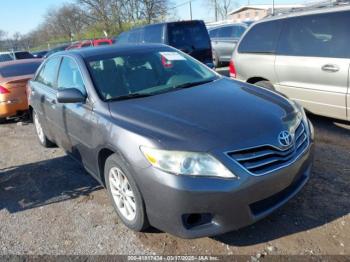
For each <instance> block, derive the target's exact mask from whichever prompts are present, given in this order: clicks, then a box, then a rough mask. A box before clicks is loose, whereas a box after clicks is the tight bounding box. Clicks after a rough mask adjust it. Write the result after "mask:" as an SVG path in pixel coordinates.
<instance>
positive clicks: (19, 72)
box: [0, 62, 41, 77]
mask: <svg viewBox="0 0 350 262" xmlns="http://www.w3.org/2000/svg"><path fill="white" fill-rule="evenodd" d="M40 64H41V62H33V63H25V64H15V65H8V66H3V67H0V75H1V76H2V77H14V76H24V75H33V74H34V73H35V71H36V70H37V69H38V67H39V66H40Z"/></svg>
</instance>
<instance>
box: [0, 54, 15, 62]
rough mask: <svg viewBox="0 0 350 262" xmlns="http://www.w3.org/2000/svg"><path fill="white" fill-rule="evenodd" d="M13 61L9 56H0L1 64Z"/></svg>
mask: <svg viewBox="0 0 350 262" xmlns="http://www.w3.org/2000/svg"><path fill="white" fill-rule="evenodd" d="M11 60H13V58H12V56H10V55H9V54H0V62H6V61H11Z"/></svg>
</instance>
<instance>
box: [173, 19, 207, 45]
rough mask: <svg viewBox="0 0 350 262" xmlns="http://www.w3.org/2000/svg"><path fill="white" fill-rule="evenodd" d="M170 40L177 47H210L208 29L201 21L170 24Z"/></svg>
mask: <svg viewBox="0 0 350 262" xmlns="http://www.w3.org/2000/svg"><path fill="white" fill-rule="evenodd" d="M168 40H169V45H171V46H174V47H176V48H189V47H191V48H195V49H208V48H210V39H209V35H208V31H207V29H206V27H205V25H204V24H203V23H201V22H187V23H170V24H168Z"/></svg>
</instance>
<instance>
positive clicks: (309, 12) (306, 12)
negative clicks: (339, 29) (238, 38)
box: [255, 5, 350, 24]
mask: <svg viewBox="0 0 350 262" xmlns="http://www.w3.org/2000/svg"><path fill="white" fill-rule="evenodd" d="M348 10H350V6H349V5H344V6H332V7H322V8H310V9H307V8H305V9H300V10H298V9H297V10H295V11H291V12H288V13H285V14H281V15H276V16H270V17H267V18H264V19H262V20H260V21H257V22H256V23H255V24H259V23H263V22H267V21H273V20H279V19H285V18H290V17H297V16H304V15H313V14H323V13H333V12H341V11H348Z"/></svg>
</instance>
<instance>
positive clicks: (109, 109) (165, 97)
mask: <svg viewBox="0 0 350 262" xmlns="http://www.w3.org/2000/svg"><path fill="white" fill-rule="evenodd" d="M28 92H29V102H30V109H31V111H32V116H33V120H34V124H35V127H36V131H37V135H38V140H39V142H40V143H41V144H42V145H44V146H53V145H58V146H60V147H62V148H63V149H64V150H65V151H66V152H67V153H68V154H69V155H70V156H72V157H73V158H74V159H76V160H78V161H79V162H80V163H82V165H83V166H84V167H85V169H86V170H87V171H88V172H89V173H90V174H91V175H92V176H93V177H95V178H96V179H97V180H98V181H99V182H100V183H101V184H102V185H104V186H105V187H106V188H107V190H108V193H109V196H110V198H111V201H112V204H113V206H114V208H115V210H116V212H117V213H118V215H119V217H120V219H121V220H122V221H123V222H124V224H125V225H126V226H128V227H129V228H131V229H133V230H136V231H141V230H145V229H146V228H147V227H148V226H149V225H151V226H154V227H156V228H159V229H161V230H164V231H166V232H170V233H172V234H175V235H178V236H181V237H185V238H195V237H202V236H209V235H217V234H220V233H224V232H227V231H231V230H234V229H238V228H240V227H244V226H246V225H249V224H251V223H254V222H256V221H257V220H259V219H261V218H263V217H265V216H266V215H268V214H270V213H271V212H272V211H274V210H275V209H277V208H278V207H280V206H282V205H283V204H285V203H286V202H287V201H288V200H289V199H291V198H292V197H293V196H295V195H296V194H297V193H298V192H299V191H300V190H301V188H302V187H303V186H304V185H305V183H306V182H307V181H308V179H309V176H310V170H311V166H312V154H313V153H312V152H313V150H312V147H313V129H312V125H311V123H310V122H309V121H308V119H307V117H306V116H305V113H304V111H303V109H302V108H301V107H300V106H298V105H297V104H295V103H292V102H290V101H288V100H287V99H285V98H283V97H281V96H279V95H277V94H275V93H273V92H270V91H268V90H265V89H262V88H259V87H256V86H253V85H250V84H246V83H242V82H238V81H235V80H230V79H228V78H225V77H221V76H219V75H218V74H216V73H215V72H214V71H212V70H211V69H209V68H208V67H206V66H204V65H202V64H201V63H199V62H197V61H196V60H194V59H193V58H191V57H190V56H188V55H186V54H185V53H182V52H180V51H178V50H176V49H174V48H171V47H167V46H164V45H143V46H142V47H141V46H120V47H101V48H95V49H84V50H75V51H68V52H62V53H57V54H54V55H52V56H50V57H49V58H48V59H47V60H46V61H45V62H44V63H43V65H42V66H41V67H40V68H39V70H38V72H37V74H36V76H35V77H34V79H33V80H32V81H30V83H29V90H28Z"/></svg>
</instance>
